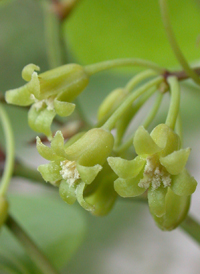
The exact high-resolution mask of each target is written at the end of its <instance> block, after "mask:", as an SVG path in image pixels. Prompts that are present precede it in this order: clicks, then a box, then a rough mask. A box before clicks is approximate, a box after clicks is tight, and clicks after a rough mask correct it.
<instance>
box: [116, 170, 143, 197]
mask: <svg viewBox="0 0 200 274" xmlns="http://www.w3.org/2000/svg"><path fill="white" fill-rule="evenodd" d="M142 176H143V173H142V172H141V173H140V174H139V175H138V176H137V177H135V178H132V179H122V178H118V179H117V180H116V181H115V182H114V189H115V191H116V192H117V193H118V194H119V195H120V196H121V197H135V196H138V195H141V194H142V193H144V192H145V191H146V189H145V188H142V187H139V186H138V184H139V182H140V180H141V178H142Z"/></svg>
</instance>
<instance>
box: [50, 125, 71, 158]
mask: <svg viewBox="0 0 200 274" xmlns="http://www.w3.org/2000/svg"><path fill="white" fill-rule="evenodd" d="M51 148H52V150H53V151H54V152H55V154H57V155H58V156H60V157H63V158H66V157H67V154H66V153H65V151H64V138H63V135H62V132H61V131H60V130H59V131H57V132H56V134H55V136H54V137H53V139H52V141H51Z"/></svg>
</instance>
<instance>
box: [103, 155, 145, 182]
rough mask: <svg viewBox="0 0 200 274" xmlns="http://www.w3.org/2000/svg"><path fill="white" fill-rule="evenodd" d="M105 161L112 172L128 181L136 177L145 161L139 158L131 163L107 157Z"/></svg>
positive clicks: (118, 158)
mask: <svg viewBox="0 0 200 274" xmlns="http://www.w3.org/2000/svg"><path fill="white" fill-rule="evenodd" d="M107 161H108V163H109V165H110V167H111V168H112V169H113V171H114V172H115V173H116V174H117V175H118V176H119V177H120V178H123V179H130V178H133V177H135V176H137V175H138V174H139V173H140V171H141V170H142V168H143V167H144V164H145V162H146V160H145V159H143V158H141V157H140V156H138V157H136V158H135V159H133V160H131V161H128V160H125V159H122V158H120V157H108V159H107Z"/></svg>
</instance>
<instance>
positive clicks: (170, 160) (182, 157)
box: [160, 148, 191, 175]
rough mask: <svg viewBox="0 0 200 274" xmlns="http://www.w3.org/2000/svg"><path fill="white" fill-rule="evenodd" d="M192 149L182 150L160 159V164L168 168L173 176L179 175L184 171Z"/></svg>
mask: <svg viewBox="0 0 200 274" xmlns="http://www.w3.org/2000/svg"><path fill="white" fill-rule="evenodd" d="M190 151H191V149H190V148H186V149H180V150H178V151H174V152H172V153H171V154H169V155H167V156H166V157H161V158H160V163H161V164H162V165H163V166H164V167H165V168H166V170H167V171H168V172H169V173H170V174H171V175H178V174H179V173H181V171H182V170H183V169H184V167H185V165H186V163H187V160H188V157H189V154H190Z"/></svg>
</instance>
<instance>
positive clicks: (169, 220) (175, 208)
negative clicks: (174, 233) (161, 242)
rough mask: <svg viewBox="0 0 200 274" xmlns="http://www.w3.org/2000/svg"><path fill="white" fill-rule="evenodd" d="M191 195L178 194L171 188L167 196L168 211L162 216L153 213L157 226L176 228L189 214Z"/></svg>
mask: <svg viewBox="0 0 200 274" xmlns="http://www.w3.org/2000/svg"><path fill="white" fill-rule="evenodd" d="M190 197H191V196H178V195H176V194H175V193H174V192H173V191H172V190H171V189H170V188H168V192H167V195H166V198H165V202H166V213H165V214H164V215H163V216H162V217H156V216H155V215H153V214H152V216H153V218H154V220H155V222H156V224H157V226H158V227H159V228H160V229H162V230H173V229H175V228H176V227H177V226H178V225H179V224H180V223H181V222H182V221H183V220H184V219H185V218H186V216H187V213H188V210H189V207H190Z"/></svg>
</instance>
